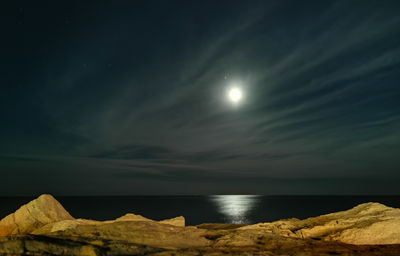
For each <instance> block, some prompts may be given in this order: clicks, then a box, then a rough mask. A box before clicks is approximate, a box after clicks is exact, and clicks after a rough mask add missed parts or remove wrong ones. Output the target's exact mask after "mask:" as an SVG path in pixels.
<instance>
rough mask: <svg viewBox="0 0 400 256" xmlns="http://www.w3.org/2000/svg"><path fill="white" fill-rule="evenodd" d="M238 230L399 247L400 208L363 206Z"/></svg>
mask: <svg viewBox="0 0 400 256" xmlns="http://www.w3.org/2000/svg"><path fill="white" fill-rule="evenodd" d="M241 229H242V230H247V231H248V230H259V231H260V232H269V233H274V234H279V235H282V236H285V237H297V238H314V239H321V240H325V241H340V242H343V243H349V244H400V209H396V208H391V207H387V206H385V205H383V204H379V203H365V204H361V205H358V206H356V207H354V208H352V209H350V210H347V211H342V212H337V213H331V214H327V215H322V216H319V217H314V218H308V219H305V220H298V219H289V220H280V221H276V222H271V223H259V224H255V225H250V226H246V227H242V228H241Z"/></svg>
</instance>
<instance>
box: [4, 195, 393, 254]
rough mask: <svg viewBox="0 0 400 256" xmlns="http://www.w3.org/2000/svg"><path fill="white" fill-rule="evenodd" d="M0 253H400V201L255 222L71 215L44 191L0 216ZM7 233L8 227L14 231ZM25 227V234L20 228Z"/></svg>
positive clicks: (23, 229)
mask: <svg viewBox="0 0 400 256" xmlns="http://www.w3.org/2000/svg"><path fill="white" fill-rule="evenodd" d="M0 234H2V235H3V236H4V237H0V255H10V256H11V255H151V256H166V255H175V256H178V255H186V256H194V255H210V256H211V255H213V256H217V255H246V256H248V255H269V256H275V255H276V256H277V255H300V256H301V255H303V256H311V255H321V256H325V255H347V256H352V255H360V254H362V255H382V256H383V255H385V256H391V255H393V256H394V255H396V256H398V255H400V209H395V208H390V207H387V206H384V205H382V204H378V203H367V204H362V205H358V206H356V207H354V208H353V209H350V210H347V211H343V212H337V213H332V214H327V215H322V216H319V217H314V218H309V219H305V220H299V219H286V220H280V221H275V222H271V223H259V224H255V225H247V226H246V225H236V224H201V225H198V226H196V227H193V226H189V227H185V219H184V218H183V217H182V216H180V217H176V218H173V219H168V220H163V221H154V220H151V219H148V218H145V217H143V216H141V215H135V214H132V213H129V214H126V215H124V216H121V217H120V218H117V219H115V220H109V221H95V220H87V219H74V218H73V217H72V216H71V215H69V214H68V212H66V211H65V209H64V208H63V207H62V206H61V205H60V204H59V203H58V202H57V201H56V200H55V199H54V198H53V197H52V196H50V195H43V196H41V197H39V198H38V199H36V200H33V201H31V202H30V203H28V204H26V205H24V206H22V207H21V208H20V209H18V210H17V211H16V212H15V213H13V214H10V215H9V216H7V217H6V218H4V219H3V220H1V221H0ZM11 234H12V235H11ZM19 234H23V235H19Z"/></svg>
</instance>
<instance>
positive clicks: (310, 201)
mask: <svg viewBox="0 0 400 256" xmlns="http://www.w3.org/2000/svg"><path fill="white" fill-rule="evenodd" d="M32 199H34V197H0V205H1V207H0V218H3V217H5V216H7V215H8V214H10V213H12V212H14V211H15V210H17V209H18V208H19V207H20V206H21V205H22V204H25V203H27V202H29V201H30V200H32ZM56 199H57V200H58V201H59V202H60V203H61V204H62V205H63V206H64V208H65V209H66V210H67V211H69V212H70V213H71V215H72V216H74V217H75V218H87V219H95V220H109V219H115V218H118V217H120V216H122V215H124V214H126V213H134V214H140V215H142V216H144V217H147V218H150V219H154V220H162V219H167V218H173V217H176V216H184V217H185V219H186V225H198V224H201V223H236V224H253V223H258V222H270V221H275V220H279V219H284V218H293V217H294V218H299V219H304V218H308V217H314V216H319V215H322V214H327V213H331V212H336V211H342V210H347V209H350V208H352V207H354V206H356V205H358V204H361V203H366V202H379V203H382V204H385V205H387V206H390V207H396V208H400V196H260V195H209V196H69V197H63V196H61V197H57V196H56Z"/></svg>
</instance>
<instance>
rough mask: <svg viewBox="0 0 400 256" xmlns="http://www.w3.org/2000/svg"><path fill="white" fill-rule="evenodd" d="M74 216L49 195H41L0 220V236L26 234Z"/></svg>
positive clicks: (71, 218)
mask: <svg viewBox="0 0 400 256" xmlns="http://www.w3.org/2000/svg"><path fill="white" fill-rule="evenodd" d="M73 219H74V218H73V217H72V216H71V215H70V214H69V213H68V212H67V211H66V210H65V209H64V207H62V205H61V204H60V203H59V202H58V201H57V200H56V199H55V198H54V197H53V196H51V195H41V196H40V197H38V198H37V199H35V200H33V201H31V202H29V203H27V204H25V205H23V206H21V207H20V208H19V209H18V210H17V211H16V212H14V213H12V214H10V215H8V216H6V217H5V218H3V219H2V220H1V221H0V236H7V235H14V234H27V233H30V232H32V231H33V230H35V229H38V228H40V227H42V226H44V225H46V224H49V223H53V222H58V221H62V220H73Z"/></svg>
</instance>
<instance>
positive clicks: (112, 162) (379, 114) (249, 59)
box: [0, 1, 400, 195]
mask: <svg viewBox="0 0 400 256" xmlns="http://www.w3.org/2000/svg"><path fill="white" fill-rule="evenodd" d="M79 7H80V8H78V7H77V6H75V5H73V4H68V3H67V2H65V3H63V4H55V3H52V4H48V5H44V4H42V5H40V6H39V7H34V6H33V5H32V4H31V3H29V2H26V3H24V4H23V8H21V9H22V10H21V9H19V8H17V7H16V6H10V8H11V9H13V8H14V9H17V10H20V13H19V16H18V17H17V18H15V19H20V21H22V25H18V26H17V25H14V32H13V31H6V33H7V32H8V33H10V34H12V37H10V39H9V40H8V41H9V42H8V41H7V40H6V42H5V44H7V43H9V44H10V45H13V46H12V47H10V51H9V52H8V53H7V56H6V61H4V63H2V64H1V65H2V68H3V70H4V69H6V70H8V69H9V70H10V72H7V74H6V75H5V76H4V77H2V78H0V79H2V80H3V82H2V84H5V88H4V89H3V92H4V93H2V95H0V100H1V101H0V104H1V106H2V108H1V110H0V111H1V112H0V113H1V116H2V118H3V120H4V124H5V125H3V126H1V127H0V139H1V145H0V170H1V171H0V172H1V173H2V174H3V176H6V177H7V178H6V179H8V180H9V181H10V182H7V183H6V184H5V185H3V186H2V187H1V188H0V192H2V193H3V194H9V195H11V194H30V193H43V192H50V193H58V194H64V195H65V194H165V193H176V194H197V193H207V194H213V193H259V194H262V193H264V194H335V193H336V194H343V193H350V194H359V193H361V194H396V193H397V194H398V193H400V189H399V188H398V187H397V185H396V181H400V175H399V172H398V167H399V166H400V159H399V158H398V154H399V152H400V104H399V103H398V102H399V98H400V87H399V81H400V16H399V15H398V13H399V11H400V4H399V3H397V1H384V2H381V1H351V2H349V1H323V2H322V1H302V2H299V1H269V2H265V1H254V2H252V3H251V4H250V3H242V2H239V1H238V2H236V1H233V2H232V1H229V2H224V1H221V2H219V3H213V2H211V1H209V2H205V3H203V2H202V3H200V2H199V3H185V2H180V1H172V2H161V1H160V2H150V3H141V2H135V3H130V2H118V3H108V2H101V3H97V4H94V3H93V4H89V3H86V4H79ZM167 9H168V10H169V11H166V10H167ZM38 14H40V15H39V17H38ZM40 16H42V17H40ZM48 20H52V21H53V22H51V23H49V22H48ZM66 21H68V22H66ZM10 30H11V29H10ZM33 34H35V35H36V36H35V37H31V36H32V35H33ZM27 38H30V41H29V42H26V39H27ZM7 60H8V61H7ZM237 82H239V83H240V84H242V86H243V89H244V93H245V97H244V101H243V103H242V104H241V105H240V106H238V107H233V106H231V105H230V104H228V102H227V101H226V95H225V93H226V88H227V86H229V85H230V84H231V83H237ZM21 177H24V178H23V179H22V182H21V183H18V184H19V185H18V186H20V188H19V187H18V188H17V187H16V185H15V182H17V181H18V179H20V178H21ZM374 184H375V186H374ZM35 185H40V186H39V187H38V186H35ZM68 186H73V187H74V188H73V189H74V190H73V191H72V190H71V189H69V188H68Z"/></svg>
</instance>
